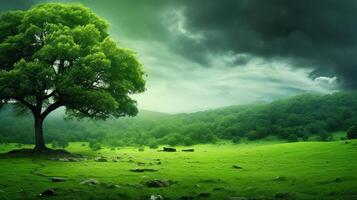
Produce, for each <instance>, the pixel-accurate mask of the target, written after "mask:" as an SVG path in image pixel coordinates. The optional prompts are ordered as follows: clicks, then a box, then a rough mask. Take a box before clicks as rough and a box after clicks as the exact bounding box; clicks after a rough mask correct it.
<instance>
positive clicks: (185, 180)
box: [0, 140, 357, 200]
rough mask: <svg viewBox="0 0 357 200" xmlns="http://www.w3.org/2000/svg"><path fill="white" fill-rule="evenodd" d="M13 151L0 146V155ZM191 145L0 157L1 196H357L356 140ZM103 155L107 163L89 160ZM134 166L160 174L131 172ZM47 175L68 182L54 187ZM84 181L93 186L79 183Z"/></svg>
mask: <svg viewBox="0 0 357 200" xmlns="http://www.w3.org/2000/svg"><path fill="white" fill-rule="evenodd" d="M15 148H16V146H15V144H8V145H2V146H0V150H1V152H6V151H9V150H11V149H15ZM22 148H23V147H22ZM183 148H184V147H177V149H178V150H181V149H183ZM193 148H194V149H195V152H181V151H178V152H172V153H171V152H158V151H157V150H153V149H149V148H145V150H144V151H138V149H137V148H121V149H115V150H113V149H109V148H104V149H102V150H100V151H98V152H93V151H91V150H90V149H89V148H88V147H87V145H86V146H83V144H82V143H72V144H71V145H70V147H69V148H67V150H68V151H70V152H72V153H77V154H82V155H83V156H84V158H85V159H78V160H79V161H78V162H67V161H66V160H65V159H64V160H59V161H58V160H50V159H48V158H8V157H7V158H1V159H0V199H39V197H37V195H38V194H39V193H41V192H43V191H44V190H46V189H50V188H53V189H54V190H55V195H54V196H51V197H47V198H48V199H150V196H151V195H154V194H159V195H161V196H163V197H165V198H168V199H180V198H181V199H232V200H233V199H239V200H244V199H316V200H322V199H331V200H332V199H334V200H336V199H346V200H347V199H357V173H356V170H357V157H356V156H357V141H356V140H355V141H350V142H348V143H347V144H346V143H345V142H344V141H334V142H297V143H274V142H261V143H251V144H239V145H230V144H224V145H197V146H194V147H193ZM100 155H101V156H105V157H106V158H107V160H108V162H96V161H94V158H96V157H98V156H100ZM234 165H236V167H237V168H235V167H233V166H234ZM240 167H241V169H239V168H240ZM135 168H139V169H142V168H149V169H157V170H158V171H154V172H131V171H130V169H135ZM52 177H61V178H65V179H66V180H65V181H64V182H52V180H51V178H52ZM87 179H95V180H96V181H98V184H92V185H87V184H80V182H82V181H83V180H87ZM155 179H158V180H166V179H169V180H172V181H173V183H172V185H170V186H168V187H159V188H150V187H148V186H147V185H146V184H145V183H146V182H147V181H149V180H155ZM232 197H237V198H232ZM238 197H240V198H238ZM243 197H244V198H243ZM152 199H155V198H153V197H152Z"/></svg>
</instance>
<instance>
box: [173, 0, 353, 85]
mask: <svg viewBox="0 0 357 200" xmlns="http://www.w3.org/2000/svg"><path fill="white" fill-rule="evenodd" d="M179 2H180V5H181V6H183V7H184V8H185V9H184V16H185V18H186V21H185V26H186V28H187V29H188V30H189V31H191V32H193V33H201V34H203V36H204V39H202V40H201V41H199V42H196V43H195V42H192V40H190V39H187V38H186V39H182V40H180V43H179V44H180V45H178V46H176V47H175V48H176V50H177V51H178V52H180V53H182V54H184V55H186V56H187V57H189V58H193V59H197V61H200V62H202V60H204V59H206V58H207V54H211V55H214V54H216V55H219V54H220V53H222V54H224V53H226V52H234V53H236V54H250V55H253V56H258V57H263V58H265V59H268V60H269V59H273V60H276V59H278V60H285V61H288V62H290V63H291V64H292V65H293V66H295V67H313V68H314V69H315V71H314V72H313V73H312V74H311V75H312V76H313V77H316V76H321V75H324V76H326V75H328V76H337V77H338V78H339V80H340V81H341V83H342V85H343V86H344V87H345V88H357V80H356V76H357V46H356V44H357V24H356V23H357V1H355V0H344V1H341V0H313V1H311V0H294V1H287V0H269V1H266V0H239V1H237V0H220V1H216V0H195V1H179ZM189 49H190V50H191V51H189ZM192 50H193V51H194V52H196V53H192Z"/></svg>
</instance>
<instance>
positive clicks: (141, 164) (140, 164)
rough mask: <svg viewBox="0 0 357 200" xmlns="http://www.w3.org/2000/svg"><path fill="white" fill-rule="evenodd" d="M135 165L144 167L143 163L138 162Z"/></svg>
mask: <svg viewBox="0 0 357 200" xmlns="http://www.w3.org/2000/svg"><path fill="white" fill-rule="evenodd" d="M137 165H139V166H145V163H143V162H138V163H137Z"/></svg>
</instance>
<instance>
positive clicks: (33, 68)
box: [0, 3, 145, 128]
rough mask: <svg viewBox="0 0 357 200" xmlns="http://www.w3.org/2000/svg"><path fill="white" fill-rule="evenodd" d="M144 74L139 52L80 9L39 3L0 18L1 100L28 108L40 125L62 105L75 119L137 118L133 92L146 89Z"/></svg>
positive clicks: (99, 20) (67, 5) (93, 14)
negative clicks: (120, 44)
mask: <svg viewBox="0 0 357 200" xmlns="http://www.w3.org/2000/svg"><path fill="white" fill-rule="evenodd" d="M143 74H144V73H143V71H142V69H141V64H140V63H139V62H138V60H137V58H136V55H135V53H134V52H132V51H131V50H128V49H125V48H121V47H119V45H118V44H117V43H116V42H115V41H113V39H111V38H110V36H109V34H108V24H107V23H106V22H105V21H104V20H103V19H101V18H100V17H98V16H97V15H96V14H95V13H93V12H92V11H91V10H90V9H89V8H86V7H84V6H82V5H72V4H61V3H48V4H41V5H38V6H35V7H33V8H31V9H29V10H26V11H10V12H7V13H4V14H2V15H1V17H0V102H1V104H4V103H9V102H10V103H14V104H15V105H16V106H18V107H20V108H22V109H23V108H28V109H29V110H31V112H32V113H33V115H34V118H35V121H36V120H38V121H39V123H42V121H43V120H44V119H45V118H46V116H47V115H48V114H49V113H51V112H52V111H53V110H55V109H57V108H59V107H61V106H64V107H65V108H66V113H67V114H68V115H70V116H74V117H90V118H100V119H105V118H108V117H110V116H114V117H120V116H126V115H129V116H133V115H135V114H136V113H137V108H136V101H135V100H133V99H132V98H130V94H135V93H139V92H143V91H144V90H145V81H144V79H143ZM35 126H36V124H35ZM41 128H42V127H41Z"/></svg>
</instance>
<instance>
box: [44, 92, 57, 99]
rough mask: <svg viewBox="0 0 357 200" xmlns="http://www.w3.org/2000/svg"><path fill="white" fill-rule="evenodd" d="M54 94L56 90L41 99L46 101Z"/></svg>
mask: <svg viewBox="0 0 357 200" xmlns="http://www.w3.org/2000/svg"><path fill="white" fill-rule="evenodd" d="M56 92H57V90H53V91H52V92H51V93H50V94H48V95H45V96H44V97H43V98H44V99H48V98H50V97H52V96H53V95H54V94H55V93H56Z"/></svg>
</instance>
